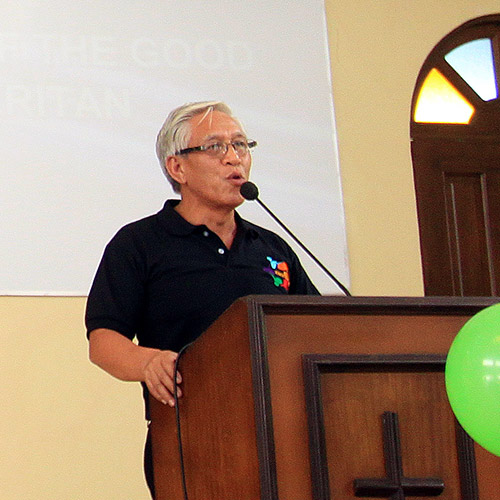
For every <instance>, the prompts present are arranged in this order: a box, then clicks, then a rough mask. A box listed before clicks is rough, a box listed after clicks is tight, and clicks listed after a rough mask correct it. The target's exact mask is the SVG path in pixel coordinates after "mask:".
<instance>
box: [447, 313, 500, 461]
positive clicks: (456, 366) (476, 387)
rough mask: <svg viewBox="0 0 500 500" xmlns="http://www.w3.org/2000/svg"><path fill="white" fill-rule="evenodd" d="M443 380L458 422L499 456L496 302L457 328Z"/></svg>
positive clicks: (499, 324)
mask: <svg viewBox="0 0 500 500" xmlns="http://www.w3.org/2000/svg"><path fill="white" fill-rule="evenodd" d="M445 380H446V392H447V394H448V399H449V401H450V404H451V408H452V410H453V412H454V414H455V416H456V417H457V420H458V421H459V422H460V425H461V426H462V427H463V428H464V429H465V431H466V432H467V433H468V434H469V435H470V436H471V438H472V439H474V441H476V442H477V443H478V444H480V445H481V446H482V447H483V448H485V449H486V450H488V451H490V452H491V453H493V454H494V455H498V456H500V304H495V305H493V306H490V307H487V308H486V309H483V310H482V311H480V312H479V313H477V314H476V315H474V316H473V317H472V318H471V319H469V321H467V323H465V325H464V326H463V327H462V329H461V330H460V331H459V332H458V334H457V336H456V337H455V340H454V341H453V343H452V345H451V348H450V351H449V353H448V357H447V359H446V367H445Z"/></svg>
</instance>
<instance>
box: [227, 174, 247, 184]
mask: <svg viewBox="0 0 500 500" xmlns="http://www.w3.org/2000/svg"><path fill="white" fill-rule="evenodd" d="M227 180H229V181H230V182H232V183H234V184H238V185H241V184H243V183H244V182H246V179H245V177H243V175H241V174H240V173H239V172H233V173H232V174H231V175H229V176H228V177H227Z"/></svg>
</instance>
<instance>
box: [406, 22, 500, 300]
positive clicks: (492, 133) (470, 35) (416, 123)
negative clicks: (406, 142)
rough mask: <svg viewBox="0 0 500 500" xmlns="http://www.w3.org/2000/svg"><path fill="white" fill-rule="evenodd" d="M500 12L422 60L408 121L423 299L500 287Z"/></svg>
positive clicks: (459, 31) (460, 32) (467, 28)
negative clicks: (418, 232) (422, 272)
mask: <svg viewBox="0 0 500 500" xmlns="http://www.w3.org/2000/svg"><path fill="white" fill-rule="evenodd" d="M499 88H500V14H498V15H491V16H485V17H480V18H477V19H474V20H472V21H469V22H467V23H465V24H463V25H462V26H460V27H459V28H457V29H456V30H454V31H452V32H451V33H450V34H449V35H447V36H446V37H445V38H443V39H442V40H441V41H440V42H439V43H438V44H437V45H436V47H435V48H434V49H433V50H432V52H431V53H430V54H429V56H428V58H427V59H426V61H425V62H424V64H423V66H422V69H421V71H420V74H419V76H418V79H417V83H416V86H415V92H414V95H413V100H412V113H411V123H410V135H411V140H412V144H411V151H412V159H413V168H414V177H415V188H416V195H417V208H418V216H419V227H420V242H421V251H422V264H423V269H424V283H425V291H426V294H427V295H497V293H498V291H499V290H500V98H499Z"/></svg>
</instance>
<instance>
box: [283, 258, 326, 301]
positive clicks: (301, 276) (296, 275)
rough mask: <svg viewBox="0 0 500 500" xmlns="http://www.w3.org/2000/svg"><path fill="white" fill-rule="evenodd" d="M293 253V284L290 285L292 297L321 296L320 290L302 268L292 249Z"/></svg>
mask: <svg viewBox="0 0 500 500" xmlns="http://www.w3.org/2000/svg"><path fill="white" fill-rule="evenodd" d="M290 252H291V254H292V255H291V261H292V266H291V276H290V278H291V283H290V294H291V295H321V294H320V292H319V291H318V289H317V288H316V287H315V286H314V284H313V282H312V281H311V279H310V278H309V276H308V275H307V273H306V271H305V270H304V268H303V267H302V264H301V263H300V260H299V258H298V257H297V255H296V254H295V252H294V251H293V250H292V249H291V248H290Z"/></svg>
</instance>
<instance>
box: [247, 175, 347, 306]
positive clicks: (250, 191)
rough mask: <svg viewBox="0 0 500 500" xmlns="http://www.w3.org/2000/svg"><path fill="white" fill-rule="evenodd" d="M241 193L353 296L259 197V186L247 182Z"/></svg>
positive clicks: (343, 289) (342, 288) (340, 286)
mask: <svg viewBox="0 0 500 500" xmlns="http://www.w3.org/2000/svg"><path fill="white" fill-rule="evenodd" d="M240 194H241V196H243V198H245V200H248V201H253V200H257V203H258V204H259V205H260V206H261V207H262V208H263V209H264V210H265V211H266V212H267V213H268V214H269V215H270V216H271V217H272V218H273V219H274V220H275V221H276V222H277V223H278V224H279V225H280V226H281V227H282V228H283V229H284V230H285V231H286V232H287V233H288V234H289V235H290V236H291V237H292V238H293V239H294V240H295V241H296V242H297V243H298V245H299V246H300V248H302V250H304V252H306V254H307V255H309V257H311V259H312V260H314V262H316V264H317V265H318V266H319V267H320V268H321V269H322V270H323V271H324V272H325V273H326V275H327V276H328V277H329V278H330V279H332V280H333V282H334V283H335V284H336V285H337V286H338V287H339V288H340V289H341V290H342V292H344V294H345V295H346V296H347V297H351V292H349V290H348V289H347V288H346V287H345V286H344V285H343V284H342V283H341V282H340V281H339V280H338V279H337V278H336V277H335V276H334V275H333V274H332V273H331V272H330V271H329V270H328V269H327V268H326V267H325V266H324V265H323V264H322V263H321V262H320V261H319V260H318V259H317V258H316V256H315V255H313V254H312V253H311V251H310V250H309V249H308V248H307V247H306V246H305V245H304V244H303V243H302V242H301V241H300V240H299V239H298V238H297V237H296V236H295V235H294V234H293V233H292V231H290V229H288V228H287V227H286V226H285V224H283V222H281V221H280V220H279V219H278V217H276V215H274V213H273V212H272V211H271V210H270V209H269V208H268V207H267V206H266V205H265V204H264V202H262V201H261V200H260V199H259V188H258V187H257V186H256V185H255V184H254V183H253V182H250V181H247V182H245V183H244V184H242V185H241V187H240Z"/></svg>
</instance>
